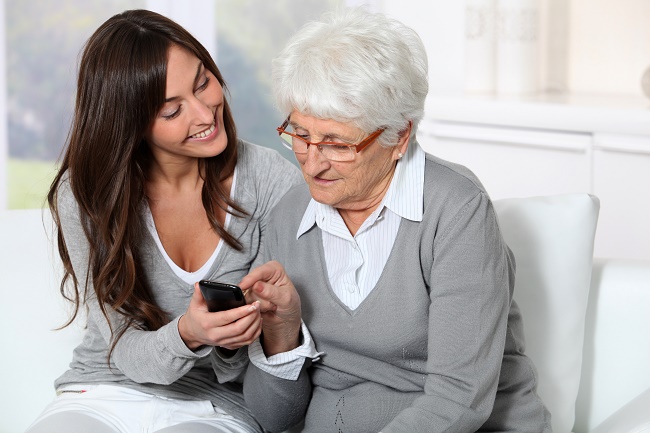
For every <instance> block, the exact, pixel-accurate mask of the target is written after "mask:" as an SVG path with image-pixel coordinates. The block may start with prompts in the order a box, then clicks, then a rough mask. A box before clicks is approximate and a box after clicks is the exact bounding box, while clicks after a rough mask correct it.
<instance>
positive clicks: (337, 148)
mask: <svg viewBox="0 0 650 433" xmlns="http://www.w3.org/2000/svg"><path fill="white" fill-rule="evenodd" d="M327 147H329V148H330V149H331V150H332V152H336V153H347V152H349V151H350V146H344V145H335V144H333V145H329V146H327Z"/></svg>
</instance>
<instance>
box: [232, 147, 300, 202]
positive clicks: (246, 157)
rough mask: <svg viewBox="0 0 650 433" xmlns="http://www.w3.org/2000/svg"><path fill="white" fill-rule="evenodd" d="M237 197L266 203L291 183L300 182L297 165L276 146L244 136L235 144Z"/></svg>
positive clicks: (272, 200) (243, 200) (275, 199)
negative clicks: (276, 148) (245, 139)
mask: <svg viewBox="0 0 650 433" xmlns="http://www.w3.org/2000/svg"><path fill="white" fill-rule="evenodd" d="M237 152H238V156H237V169H236V170H237V174H236V181H235V182H236V185H237V186H236V189H237V191H238V194H237V199H238V200H239V201H240V202H242V203H244V202H249V201H251V200H252V201H254V202H255V203H256V204H257V205H259V204H260V203H267V204H268V205H269V206H270V207H272V206H274V205H275V203H276V202H277V201H278V200H279V199H280V197H282V196H284V194H285V193H286V192H287V191H288V190H289V189H290V188H291V187H293V186H294V185H298V184H301V183H304V180H303V177H302V174H301V173H300V170H299V169H298V167H296V166H295V165H294V164H292V163H291V162H289V161H288V160H287V159H286V158H284V157H283V156H282V155H280V153H279V152H278V151H276V150H273V149H269V148H265V147H262V146H258V145H256V144H253V143H249V142H247V141H244V140H239V141H238V147H237Z"/></svg>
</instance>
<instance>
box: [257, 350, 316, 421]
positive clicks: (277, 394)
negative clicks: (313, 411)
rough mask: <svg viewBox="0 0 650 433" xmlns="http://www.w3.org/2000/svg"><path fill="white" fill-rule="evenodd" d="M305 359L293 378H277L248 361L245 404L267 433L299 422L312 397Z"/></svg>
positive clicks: (307, 363) (307, 361) (307, 362)
mask: <svg viewBox="0 0 650 433" xmlns="http://www.w3.org/2000/svg"><path fill="white" fill-rule="evenodd" d="M310 364H311V363H310V361H309V360H306V361H305V363H304V365H303V367H302V370H301V371H300V374H299V376H298V378H297V379H296V380H288V379H282V378H279V377H276V376H274V375H271V374H269V373H266V372H264V371H262V370H260V369H259V368H257V367H256V366H255V365H254V364H253V363H250V364H249V366H248V370H247V371H246V377H245V380H244V399H245V400H246V405H247V406H248V408H249V409H250V410H251V412H252V413H253V414H254V415H255V417H256V418H257V420H258V422H259V423H260V424H261V425H262V427H264V428H265V429H267V430H268V431H270V432H282V431H285V430H287V429H288V428H290V427H292V426H294V425H296V424H298V423H300V422H301V421H302V420H303V419H304V417H305V413H306V411H307V406H308V405H309V401H310V398H311V382H310V380H309V375H308V373H307V367H308V366H309V365H310Z"/></svg>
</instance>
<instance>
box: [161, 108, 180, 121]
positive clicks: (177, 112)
mask: <svg viewBox="0 0 650 433" xmlns="http://www.w3.org/2000/svg"><path fill="white" fill-rule="evenodd" d="M179 114H181V107H178V108H177V109H176V110H175V111H174V112H173V113H169V114H161V116H162V118H163V119H165V120H171V119H173V118H175V117H178V115H179Z"/></svg>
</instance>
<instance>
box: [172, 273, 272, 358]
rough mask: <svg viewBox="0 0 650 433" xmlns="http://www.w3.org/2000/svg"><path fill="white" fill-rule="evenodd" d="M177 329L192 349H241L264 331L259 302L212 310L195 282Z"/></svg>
mask: <svg viewBox="0 0 650 433" xmlns="http://www.w3.org/2000/svg"><path fill="white" fill-rule="evenodd" d="M178 331H179V333H180V335H181V338H182V339H183V342H185V345H186V346H187V347H188V348H189V349H191V350H196V349H198V348H199V347H201V346H205V345H207V346H219V347H223V348H225V349H229V350H236V349H239V348H240V347H243V346H247V345H249V344H250V343H252V342H253V341H255V339H256V338H257V337H259V335H260V333H261V332H262V316H261V315H260V303H259V302H253V303H252V304H249V305H244V306H243V307H238V308H233V309H232V310H227V311H219V312H214V313H211V312H209V311H208V305H207V304H206V302H205V299H203V295H202V294H201V290H200V289H199V285H198V283H195V284H194V294H193V295H192V299H191V300H190V305H189V307H187V311H186V312H185V314H184V315H183V316H181V318H180V319H179V321H178Z"/></svg>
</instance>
